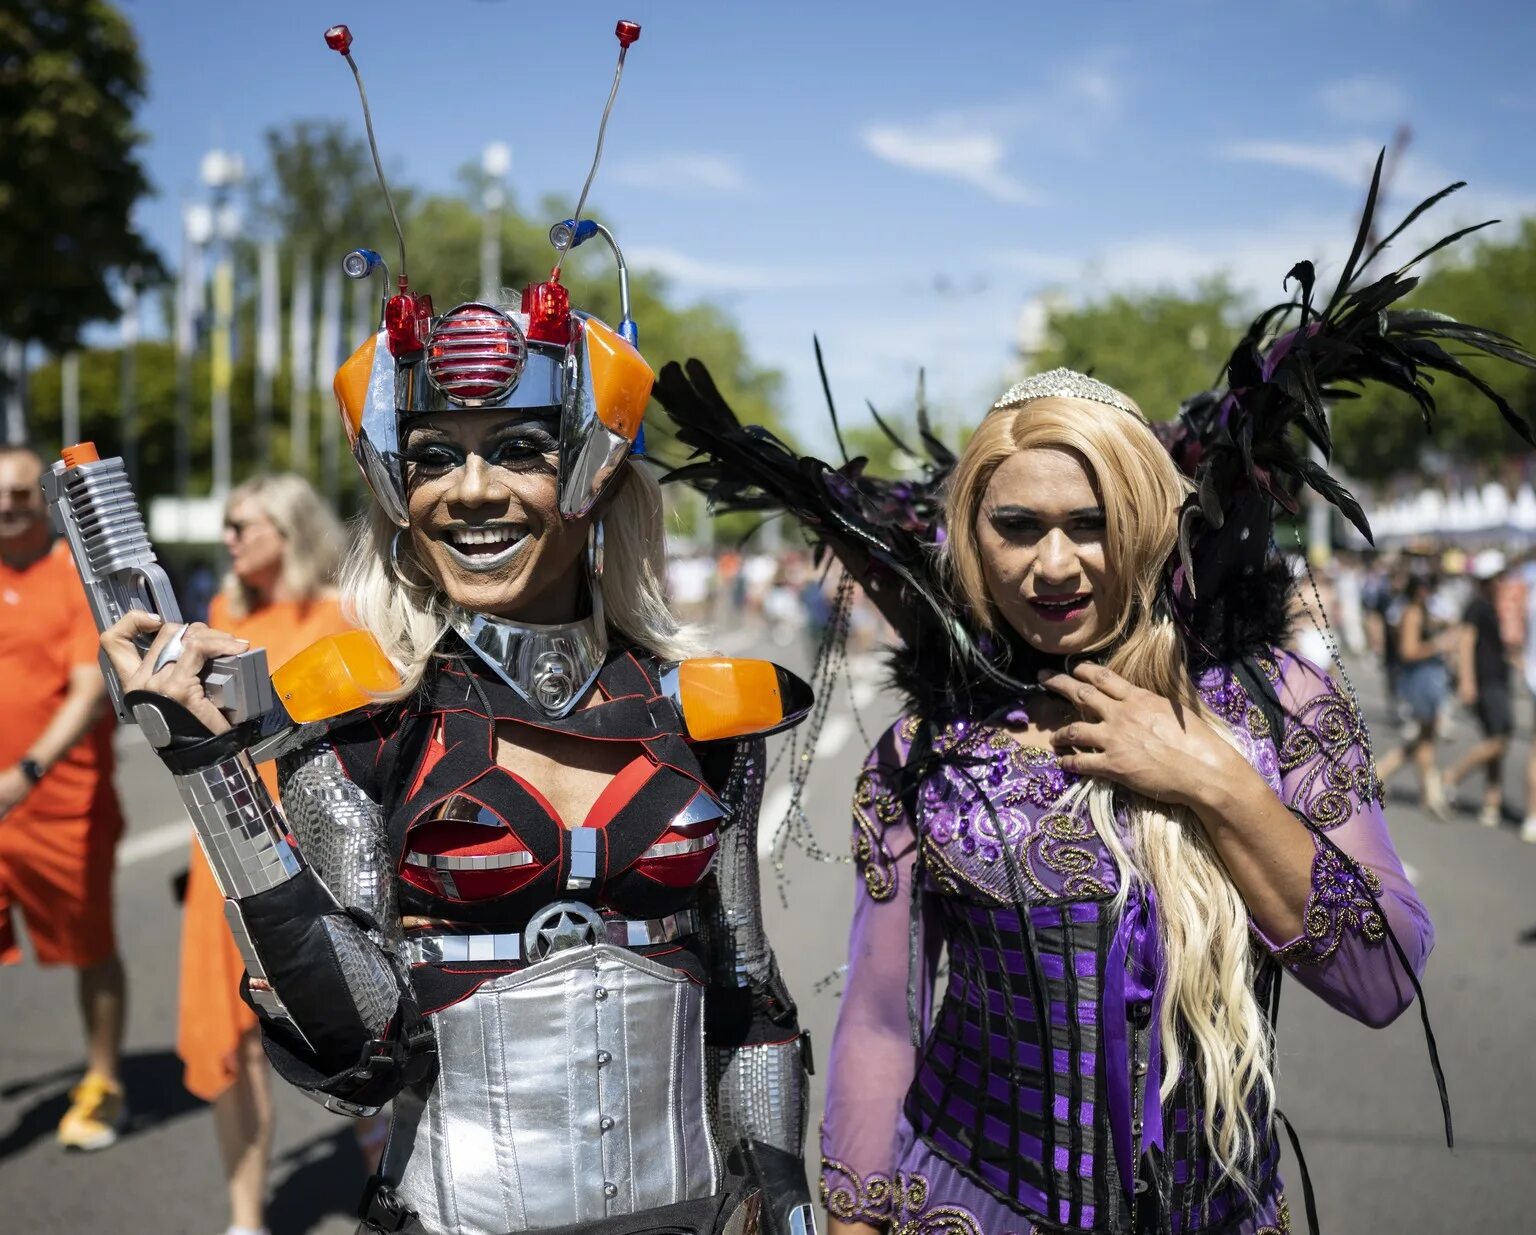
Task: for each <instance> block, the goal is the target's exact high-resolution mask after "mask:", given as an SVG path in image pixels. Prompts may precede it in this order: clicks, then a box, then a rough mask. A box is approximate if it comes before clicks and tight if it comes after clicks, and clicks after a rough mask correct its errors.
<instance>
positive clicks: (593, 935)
mask: <svg viewBox="0 0 1536 1235" xmlns="http://www.w3.org/2000/svg"><path fill="white" fill-rule="evenodd" d="M605 937H606V931H605V930H604V927H603V917H602V914H600V913H598V912H597V910H595V909H593V908H592V906H591V905H584V904H582V903H581V902H580V901H556V902H555V903H554V904H552V905H545V906H544V908H543V909H541V910H539V911H538V913H536V914H534V916H533V917H532V918H530V919H529V921H528V925H527V926H526V927H524V928H523V951H524V954H525V955H526V956H527V957H528V959H529V960H531V961H538V960H543V959H544V958H545V957H546V956H550V955H553V954H554V953H556V952H564V951H565V950H566V949H567V948H581V947H590V946H592V945H594V944H597V943H600V942H601V941H602V940H603V939H604V938H605Z"/></svg>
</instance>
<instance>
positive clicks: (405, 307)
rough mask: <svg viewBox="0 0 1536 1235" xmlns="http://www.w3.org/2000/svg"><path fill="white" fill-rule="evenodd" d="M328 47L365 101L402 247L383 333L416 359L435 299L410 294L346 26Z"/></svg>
mask: <svg viewBox="0 0 1536 1235" xmlns="http://www.w3.org/2000/svg"><path fill="white" fill-rule="evenodd" d="M325 45H326V46H327V47H329V48H330V49H331V50H332V51H334V52H337V53H338V54H340V55H341V56H342V57H343V58H344V59H345V60H346V62H347V66H348V67H349V68H350V69H351V70H352V76H353V78H354V79H355V80H356V82H357V95H358V98H360V99H361V100H362V101H363V124H364V125H366V126H367V129H368V149H369V150H370V151H372V152H373V170H374V172H375V173H377V175H378V177H379V188H381V189H383V190H384V202H385V204H386V205H387V206H388V207H389V217H390V220H391V221H392V222H393V223H394V225H395V239H396V240H397V241H399V243H400V275H399V288H400V290H399V291H398V292H397V293H396V294H395V295H393V296H391V297H390V298H389V301H388V303H387V304H385V306H384V330H385V333H386V335H387V336H388V338H389V350H390V353H391V354H392V355H394V356H396V357H400V356H409V355H413V354H414V353H416V352H419V351H421V349H422V348H424V347H425V346H426V345H427V332H428V330H429V329H430V327H431V323H432V297H431V296H413V295H411V294H410V290H409V289H410V277H409V275H407V274H406V269H405V232H404V231H403V230H402V229H401V227H400V216H399V214H398V213H396V211H395V199H394V197H393V195H392V194H391V193H390V191H389V181H387V180H385V179H384V164H383V162H382V161H381V160H380V159H379V143H378V142H377V141H375V140H374V136H373V114H372V113H371V112H370V111H369V110H368V91H367V90H366V89H365V88H364V86H363V75H362V74H361V73H359V72H358V71H357V61H355V60H354V59H352V31H351V30H349V29H348V28H347V27H346V26H332V27H331V28H330V29H329V30H327V31H326V32H325Z"/></svg>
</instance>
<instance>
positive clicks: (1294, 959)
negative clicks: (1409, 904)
mask: <svg viewBox="0 0 1536 1235" xmlns="http://www.w3.org/2000/svg"><path fill="white" fill-rule="evenodd" d="M1367 892H1369V893H1370V895H1367ZM1372 895H1374V896H1378V897H1379V896H1380V895H1381V879H1380V877H1379V876H1378V875H1377V874H1376V872H1375V871H1373V870H1371V868H1370V867H1368V866H1364V865H1362V864H1361V863H1359V862H1355V861H1353V860H1351V859H1347V858H1341V857H1340V856H1339V855H1338V854H1337V853H1335V852H1334V851H1333V849H1331V848H1329V847H1328V846H1326V845H1319V846H1318V850H1317V855H1316V856H1315V857H1314V858H1313V859H1312V892H1311V895H1309V896H1308V898H1307V907H1306V910H1305V911H1304V912H1303V914H1302V932H1303V933H1302V936H1301V938H1300V939H1297V940H1296V941H1295V942H1294V943H1290V944H1287V945H1286V946H1285V947H1283V948H1281V949H1280V950H1279V951H1278V952H1277V953H1276V954H1275V956H1276V958H1277V959H1278V960H1280V961H1282V962H1283V963H1286V964H1292V965H1295V964H1316V963H1319V962H1322V961H1325V960H1327V959H1328V958H1329V957H1331V956H1332V955H1333V954H1334V953H1335V952H1337V951H1338V950H1339V945H1340V944H1342V943H1343V942H1344V935H1345V932H1346V931H1354V932H1356V933H1358V934H1360V935H1361V936H1362V937H1363V938H1364V939H1365V941H1366V942H1367V943H1371V944H1379V943H1381V941H1382V940H1384V939H1385V938H1386V937H1387V929H1386V923H1385V921H1384V920H1383V918H1382V915H1381V911H1380V910H1379V909H1377V908H1376V903H1375V901H1373V900H1372V899H1371V897H1372Z"/></svg>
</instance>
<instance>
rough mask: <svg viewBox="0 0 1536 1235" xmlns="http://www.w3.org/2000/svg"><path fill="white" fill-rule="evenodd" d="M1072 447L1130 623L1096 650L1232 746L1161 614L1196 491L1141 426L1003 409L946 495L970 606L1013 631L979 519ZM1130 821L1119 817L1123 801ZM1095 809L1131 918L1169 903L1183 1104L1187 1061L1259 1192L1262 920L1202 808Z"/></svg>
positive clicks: (1174, 1052)
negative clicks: (1046, 454) (1022, 466)
mask: <svg viewBox="0 0 1536 1235" xmlns="http://www.w3.org/2000/svg"><path fill="white" fill-rule="evenodd" d="M1040 447H1054V448H1057V449H1064V450H1071V451H1075V452H1077V454H1078V455H1080V456H1081V457H1082V459H1083V460H1084V461H1085V462H1086V464H1087V467H1088V470H1089V473H1090V474H1091V475H1092V476H1093V478H1094V479H1095V481H1096V482H1097V486H1098V489H1099V492H1100V495H1101V501H1102V504H1103V508H1104V516H1105V521H1106V537H1105V559H1106V572H1105V573H1106V576H1107V577H1108V578H1109V579H1110V580H1111V581H1112V583H1111V587H1110V591H1111V593H1112V594H1110V595H1105V596H1103V597H1102V599H1101V602H1100V604H1101V612H1105V613H1116V614H1118V617H1117V619H1116V621H1115V624H1114V626H1113V628H1112V629H1110V630H1108V631H1106V632H1105V634H1104V636H1103V638H1102V640H1101V641H1100V642H1099V643H1098V644H1097V645H1096V648H1095V649H1094V650H1099V651H1102V652H1103V653H1104V655H1103V663H1104V664H1105V665H1106V666H1107V667H1108V668H1110V669H1112V670H1114V672H1116V673H1118V674H1119V675H1120V676H1121V677H1123V678H1125V679H1126V680H1127V681H1128V682H1131V683H1133V684H1134V685H1136V686H1140V687H1142V688H1143V689H1145V690H1149V691H1151V692H1152V693H1153V694H1156V695H1160V696H1162V697H1163V698H1165V699H1169V700H1171V701H1172V702H1173V703H1174V704H1175V705H1177V706H1179V707H1181V708H1188V709H1190V710H1191V711H1192V712H1194V713H1196V714H1198V715H1199V716H1201V717H1202V718H1203V719H1205V720H1206V721H1208V722H1209V723H1211V725H1212V727H1213V728H1214V729H1215V731H1216V732H1217V733H1219V734H1221V735H1222V736H1223V737H1226V738H1227V739H1228V740H1232V738H1231V735H1230V733H1229V731H1228V730H1227V728H1226V726H1225V724H1224V723H1223V722H1221V721H1220V720H1219V719H1218V718H1217V717H1216V716H1215V715H1214V713H1212V712H1211V710H1210V709H1209V708H1208V707H1206V706H1205V704H1204V703H1203V702H1202V701H1201V699H1200V696H1199V694H1198V692H1197V691H1196V688H1195V683H1194V681H1193V679H1192V678H1191V676H1190V673H1189V670H1188V667H1187V665H1188V662H1187V660H1186V655H1185V647H1184V643H1183V639H1182V638H1181V636H1180V633H1179V630H1178V628H1177V626H1176V625H1175V624H1174V622H1173V620H1172V617H1171V616H1170V615H1169V614H1168V612H1167V611H1166V609H1165V608H1163V607H1161V606H1160V605H1159V604H1158V603H1157V595H1158V590H1159V586H1160V583H1161V577H1162V571H1163V566H1164V563H1165V562H1166V561H1167V559H1168V556H1169V554H1171V553H1172V552H1173V550H1174V545H1175V537H1176V535H1177V526H1176V511H1177V509H1178V507H1179V504H1180V503H1181V502H1182V500H1183V498H1184V496H1185V494H1186V493H1187V491H1188V485H1187V483H1186V482H1185V480H1184V478H1183V477H1182V476H1181V475H1180V473H1179V471H1178V469H1177V468H1176V467H1175V466H1174V463H1173V460H1172V459H1171V458H1169V456H1168V453H1167V451H1165V450H1164V449H1163V447H1162V446H1161V444H1159V442H1158V440H1157V438H1156V437H1155V436H1154V435H1153V433H1152V431H1151V429H1149V428H1148V427H1147V425H1146V422H1145V421H1143V420H1142V419H1140V417H1139V416H1138V415H1132V414H1131V413H1129V412H1125V411H1122V410H1119V409H1117V408H1113V407H1108V406H1105V405H1104V404H1101V403H1096V402H1091V401H1089V400H1085V399H1077V398H1062V397H1051V398H1041V399H1035V400H1031V401H1029V402H1026V403H1024V404H1021V405H1019V406H1017V407H1004V408H1002V409H1000V410H997V411H994V412H993V413H991V414H990V415H989V416H988V417H987V418H986V419H985V420H984V421H983V422H982V424H981V426H980V428H978V429H977V431H976V433H975V435H974V436H973V437H972V438H971V441H970V443H969V444H968V445H967V447H966V449H965V452H964V453H963V455H962V456H961V458H960V459H959V461H958V462H957V464H956V466H955V470H954V473H953V475H952V476H951V479H950V483H949V488H948V491H947V493H946V506H945V526H946V532H947V540H946V543H945V548H944V554H945V560H946V564H947V566H948V577H949V579H950V580H951V586H952V587H953V589H954V591H955V592H956V599H957V601H958V602H959V603H961V604H963V605H964V606H965V607H966V609H967V610H968V611H969V612H970V613H971V614H973V615H974V617H975V620H976V621H977V622H978V623H980V624H981V625H982V626H983V627H985V628H986V629H988V630H996V629H997V628H998V623H999V622H1000V621H1001V620H1002V619H1001V616H1000V614H999V613H998V611H997V608H996V605H995V604H994V603H993V601H992V598H991V596H990V595H989V594H988V592H987V587H986V581H985V577H984V575H983V573H982V565H981V552H980V546H979V541H978V537H977V533H976V523H977V520H978V518H979V517H980V515H981V508H982V501H983V497H984V495H985V493H986V490H987V486H988V484H989V483H990V482H991V479H992V476H993V473H995V472H996V470H997V468H998V466H999V465H1000V464H1001V463H1002V462H1003V461H1004V460H1005V459H1007V458H1009V457H1010V456H1011V455H1013V454H1014V453H1016V452H1017V451H1020V450H1029V449H1034V448H1040ZM1117 803H1119V804H1120V805H1122V806H1123V807H1124V808H1125V809H1124V812H1123V816H1124V818H1125V821H1126V822H1125V825H1124V826H1123V827H1122V825H1121V824H1119V823H1117V821H1116V810H1115V808H1116V804H1117ZM1085 805H1086V809H1087V811H1088V813H1089V816H1090V818H1091V819H1092V821H1093V825H1094V827H1095V829H1096V830H1097V832H1098V834H1099V836H1100V837H1101V838H1102V839H1103V841H1104V844H1105V847H1106V848H1107V849H1108V850H1109V852H1110V854H1111V856H1112V858H1113V860H1114V862H1115V866H1116V868H1117V869H1118V871H1119V875H1120V879H1119V885H1120V886H1119V892H1118V895H1117V900H1116V910H1117V912H1123V910H1124V907H1125V903H1126V898H1127V896H1128V895H1129V893H1130V890H1131V886H1132V884H1133V882H1139V883H1141V884H1144V885H1146V886H1148V887H1150V888H1151V889H1152V890H1153V892H1154V893H1155V894H1156V898H1157V906H1158V927H1159V931H1160V936H1161V943H1162V951H1163V972H1162V974H1161V976H1160V979H1159V981H1160V984H1161V989H1162V991H1163V999H1162V1009H1161V1016H1160V1023H1159V1025H1158V1032H1159V1034H1160V1037H1161V1045H1162V1050H1163V1058H1164V1061H1165V1070H1164V1074H1163V1079H1162V1095H1161V1096H1162V1097H1163V1099H1165V1100H1166V1098H1167V1097H1168V1096H1169V1095H1170V1094H1171V1093H1172V1092H1173V1089H1174V1087H1175V1085H1176V1083H1177V1080H1178V1076H1179V1072H1180V1069H1181V1065H1182V1062H1183V1060H1184V1058H1185V1056H1186V1055H1188V1056H1189V1057H1190V1061H1191V1063H1192V1065H1193V1067H1194V1068H1195V1070H1196V1074H1197V1075H1198V1077H1199V1078H1200V1080H1201V1082H1202V1086H1201V1088H1202V1092H1203V1094H1204V1107H1205V1121H1204V1132H1205V1138H1206V1141H1207V1143H1208V1145H1209V1146H1210V1149H1211V1152H1212V1154H1213V1156H1214V1157H1215V1159H1216V1161H1217V1162H1218V1163H1219V1165H1220V1167H1221V1169H1222V1172H1223V1174H1224V1175H1225V1176H1227V1177H1228V1178H1231V1179H1233V1180H1235V1181H1237V1182H1238V1183H1239V1184H1241V1185H1242V1186H1243V1187H1245V1188H1247V1187H1248V1180H1247V1173H1246V1171H1245V1168H1247V1167H1250V1166H1251V1165H1252V1163H1253V1159H1254V1156H1255V1152H1256V1149H1257V1135H1256V1133H1257V1131H1258V1128H1259V1126H1263V1127H1265V1128H1267V1127H1268V1126H1269V1124H1270V1121H1271V1119H1272V1117H1273V1112H1274V1075H1273V1065H1272V1042H1271V1036H1272V1035H1271V1030H1270V1026H1269V1023H1268V1021H1267V1019H1266V1018H1265V1017H1264V1015H1263V1012H1262V1010H1261V1009H1260V1007H1259V1003H1258V1000H1257V998H1256V997H1255V994H1254V979H1255V976H1256V959H1255V953H1254V950H1253V945H1252V943H1251V940H1250V937H1249V926H1248V908H1247V906H1246V904H1245V903H1244V902H1243V898H1242V897H1241V896H1240V895H1239V894H1238V891H1237V888H1236V887H1235V886H1233V883H1232V880H1231V877H1230V876H1229V875H1228V874H1227V870H1226V868H1225V866H1224V865H1223V864H1222V862H1221V858H1220V856H1219V855H1218V854H1217V852H1216V850H1215V848H1214V847H1213V846H1212V844H1211V842H1210V840H1209V839H1208V838H1207V836H1206V834H1205V830H1204V828H1203V827H1202V826H1201V824H1200V822H1199V820H1198V819H1196V818H1195V816H1194V814H1193V812H1191V811H1188V810H1186V809H1183V808H1175V807H1169V806H1167V805H1165V804H1161V803H1158V802H1154V801H1151V800H1149V799H1146V798H1141V797H1138V796H1135V795H1132V794H1130V793H1129V792H1128V791H1127V790H1125V789H1123V788H1121V787H1119V786H1116V785H1114V784H1113V783H1111V782H1109V781H1106V780H1102V779H1097V778H1090V779H1087V780H1085V781H1083V782H1081V783H1080V784H1079V785H1077V786H1076V787H1074V789H1073V790H1072V791H1070V792H1069V793H1068V794H1067V795H1066V797H1065V798H1064V799H1063V800H1062V802H1060V803H1059V804H1058V808H1059V809H1063V810H1068V811H1080V810H1082V809H1083V808H1084V806H1085Z"/></svg>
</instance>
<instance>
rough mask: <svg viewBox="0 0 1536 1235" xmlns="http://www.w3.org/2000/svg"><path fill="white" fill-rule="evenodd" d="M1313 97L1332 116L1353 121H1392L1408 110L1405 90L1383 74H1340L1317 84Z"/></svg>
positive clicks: (1372, 122)
mask: <svg viewBox="0 0 1536 1235" xmlns="http://www.w3.org/2000/svg"><path fill="white" fill-rule="evenodd" d="M1314 98H1315V100H1316V102H1317V105H1318V106H1319V107H1321V108H1322V109H1323V111H1324V112H1326V113H1327V114H1328V115H1329V116H1331V117H1332V118H1333V119H1335V120H1344V121H1351V122H1353V123H1355V124H1396V123H1399V122H1401V121H1403V120H1405V119H1406V118H1407V114H1408V96H1407V94H1406V93H1405V92H1404V91H1403V88H1402V87H1401V86H1399V85H1398V84H1397V83H1396V82H1394V81H1391V80H1389V79H1387V78H1385V77H1372V76H1370V75H1361V76H1358V77H1344V78H1340V79H1339V80H1338V81H1332V82H1328V83H1326V84H1325V85H1323V86H1322V87H1321V88H1319V90H1318V91H1317V93H1316V95H1314Z"/></svg>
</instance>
